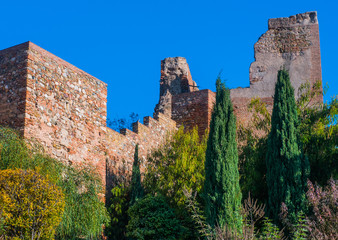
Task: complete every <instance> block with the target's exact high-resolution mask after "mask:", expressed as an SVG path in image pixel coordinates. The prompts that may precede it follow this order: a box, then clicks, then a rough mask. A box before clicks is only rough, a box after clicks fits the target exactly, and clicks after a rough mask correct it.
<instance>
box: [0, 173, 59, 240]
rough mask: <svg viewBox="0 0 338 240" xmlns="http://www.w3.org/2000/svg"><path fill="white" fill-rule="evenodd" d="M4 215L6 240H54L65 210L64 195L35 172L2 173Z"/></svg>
mask: <svg viewBox="0 0 338 240" xmlns="http://www.w3.org/2000/svg"><path fill="white" fill-rule="evenodd" d="M0 199H1V200H2V201H1V205H2V206H1V208H2V210H1V212H2V213H1V215H2V218H3V220H2V221H3V234H4V235H5V236H6V238H15V237H17V238H20V239H53V238H54V233H55V229H56V227H57V226H58V225H59V223H60V221H61V217H62V213H63V210H64V205H65V202H64V195H63V193H62V191H61V189H60V188H59V187H57V186H56V185H55V184H53V183H52V182H50V181H49V180H48V178H46V177H43V176H42V175H40V174H39V173H37V172H35V171H32V170H20V169H18V170H10V169H9V170H2V171H0Z"/></svg>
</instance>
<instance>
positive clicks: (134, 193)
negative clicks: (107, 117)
mask: <svg viewBox="0 0 338 240" xmlns="http://www.w3.org/2000/svg"><path fill="white" fill-rule="evenodd" d="M142 197H143V187H142V185H141V172H140V163H139V158H138V144H136V146H135V154H134V163H133V173H132V176H131V193H130V206H132V205H133V204H134V203H135V202H136V201H137V200H138V199H140V198H142Z"/></svg>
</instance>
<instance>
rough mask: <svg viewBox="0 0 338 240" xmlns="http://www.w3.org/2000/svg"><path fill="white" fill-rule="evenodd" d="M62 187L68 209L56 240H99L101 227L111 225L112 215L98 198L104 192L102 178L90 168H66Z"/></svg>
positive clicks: (61, 183)
mask: <svg viewBox="0 0 338 240" xmlns="http://www.w3.org/2000/svg"><path fill="white" fill-rule="evenodd" d="M64 174H65V177H64V178H63V181H62V182H60V186H61V188H62V190H63V192H64V194H65V199H66V206H65V212H64V214H63V217H62V222H61V224H60V225H59V227H58V229H57V239H79V238H85V239H98V238H99V237H100V236H101V234H102V230H103V229H102V227H103V225H104V224H108V223H109V214H108V211H107V209H106V208H105V205H104V202H103V201H102V199H100V198H99V194H102V192H103V186H102V182H101V179H100V176H99V175H98V174H97V172H96V171H95V169H93V168H92V167H90V166H85V165H84V166H82V167H80V166H78V167H77V168H72V167H68V168H66V170H65V172H64Z"/></svg>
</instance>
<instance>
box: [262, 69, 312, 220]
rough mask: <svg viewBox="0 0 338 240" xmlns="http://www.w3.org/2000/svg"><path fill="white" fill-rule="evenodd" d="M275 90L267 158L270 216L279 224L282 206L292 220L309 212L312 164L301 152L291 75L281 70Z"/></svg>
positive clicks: (268, 207) (268, 209) (268, 208)
mask: <svg viewBox="0 0 338 240" xmlns="http://www.w3.org/2000/svg"><path fill="white" fill-rule="evenodd" d="M277 78H278V79H277V83H276V87H275V95H274V104H273V112H272V118H271V132H270V134H269V137H268V150H267V157H266V167H267V175H266V180H267V185H268V204H267V211H268V215H269V216H270V217H271V218H272V219H273V220H274V221H275V222H276V223H280V222H279V217H278V216H279V214H280V213H281V207H282V203H284V204H285V206H286V207H287V211H288V214H289V218H290V219H291V220H295V218H296V214H297V212H300V211H303V212H306V188H307V186H306V181H307V176H308V174H309V172H310V168H309V162H308V160H307V158H306V157H305V156H304V154H303V153H302V150H301V145H300V138H299V131H298V125H299V121H298V116H297V107H296V102H295V97H294V90H293V88H292V86H291V82H290V79H289V74H288V72H287V71H285V70H280V71H279V72H278V76H277Z"/></svg>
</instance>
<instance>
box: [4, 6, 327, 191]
mask: <svg viewBox="0 0 338 240" xmlns="http://www.w3.org/2000/svg"><path fill="white" fill-rule="evenodd" d="M254 50H255V62H253V63H252V64H251V66H250V71H249V73H250V74H249V80H250V87H248V88H237V89H231V99H232V101H233V104H234V109H235V110H234V111H235V113H236V115H237V119H238V121H241V122H246V121H247V120H248V118H249V113H248V110H247V104H248V103H249V102H250V100H251V99H252V98H253V97H259V98H261V99H262V100H263V101H264V102H266V103H267V104H268V107H269V109H270V110H271V108H272V103H273V94H274V85H275V82H276V80H277V71H278V70H279V69H280V68H281V67H284V68H286V69H287V70H289V72H290V77H291V81H292V84H293V86H294V88H295V91H296V92H297V89H298V88H299V86H300V85H301V84H302V83H305V82H307V81H309V82H310V83H312V84H313V83H314V82H316V81H321V62H320V46H319V30H318V21H317V13H316V12H309V13H304V14H297V15H295V16H291V17H289V18H277V19H270V20H269V29H268V31H267V32H266V33H264V34H263V35H262V36H261V37H260V38H259V40H258V42H257V43H256V44H255V47H254ZM211 81H214V79H211ZM317 101H322V98H321V99H317ZM214 102H215V93H214V92H212V91H210V90H208V89H205V90H199V89H198V87H197V84H196V83H195V82H194V81H193V79H192V75H191V73H190V70H189V66H188V64H187V62H186V60H185V58H182V57H176V58H166V59H164V60H163V61H162V62H161V81H160V99H159V103H158V104H157V105H156V107H155V113H154V118H152V117H145V118H144V121H143V122H144V124H141V123H139V122H137V123H134V124H133V131H131V130H128V129H124V130H122V131H121V133H118V132H115V131H114V130H112V129H110V128H108V127H107V126H106V118H107V108H106V103H107V85H106V84H105V83H104V82H102V81H100V80H98V79H97V78H95V77H93V76H91V75H89V74H87V73H86V72H84V71H82V70H80V69H78V68H76V67H75V66H73V65H71V64H69V63H67V62H66V61H64V60H62V59H60V58H58V57H56V56H55V55H53V54H51V53H49V52H47V51H46V50H44V49H42V48H40V47H38V46H37V45H35V44H33V43H31V42H26V43H23V44H20V45H17V46H14V47H11V48H8V49H5V50H2V51H0V125H5V126H10V127H13V128H15V129H18V130H19V131H20V132H21V133H22V134H23V136H24V137H25V138H29V139H31V138H33V139H36V140H37V141H39V142H40V143H41V144H42V146H43V147H44V149H45V151H46V153H48V154H49V155H51V156H52V157H55V158H57V159H60V160H62V161H66V162H70V163H72V164H83V163H86V164H92V165H94V166H96V168H97V169H98V171H99V172H100V174H101V176H102V179H103V181H104V182H105V183H106V184H107V189H109V188H110V186H111V184H112V182H113V180H114V176H115V175H122V174H128V173H129V172H130V171H131V164H132V161H133V154H134V148H135V145H136V144H137V143H138V144H139V145H140V150H139V151H140V154H139V155H140V156H141V158H142V159H143V160H145V158H146V156H147V154H149V153H150V152H151V150H152V149H154V148H156V147H158V146H159V145H160V144H161V143H162V142H163V141H164V140H165V139H166V137H167V136H168V133H169V132H171V131H175V129H177V127H178V126H181V125H184V126H185V127H186V128H192V127H193V126H196V125H197V126H198V127H199V131H200V132H199V133H200V134H201V135H202V134H203V133H204V131H205V130H206V129H207V128H208V126H209V122H210V119H211V113H212V108H213V104H214ZM142 164H143V166H142V167H143V168H144V167H145V165H144V164H146V162H145V161H143V162H142Z"/></svg>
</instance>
